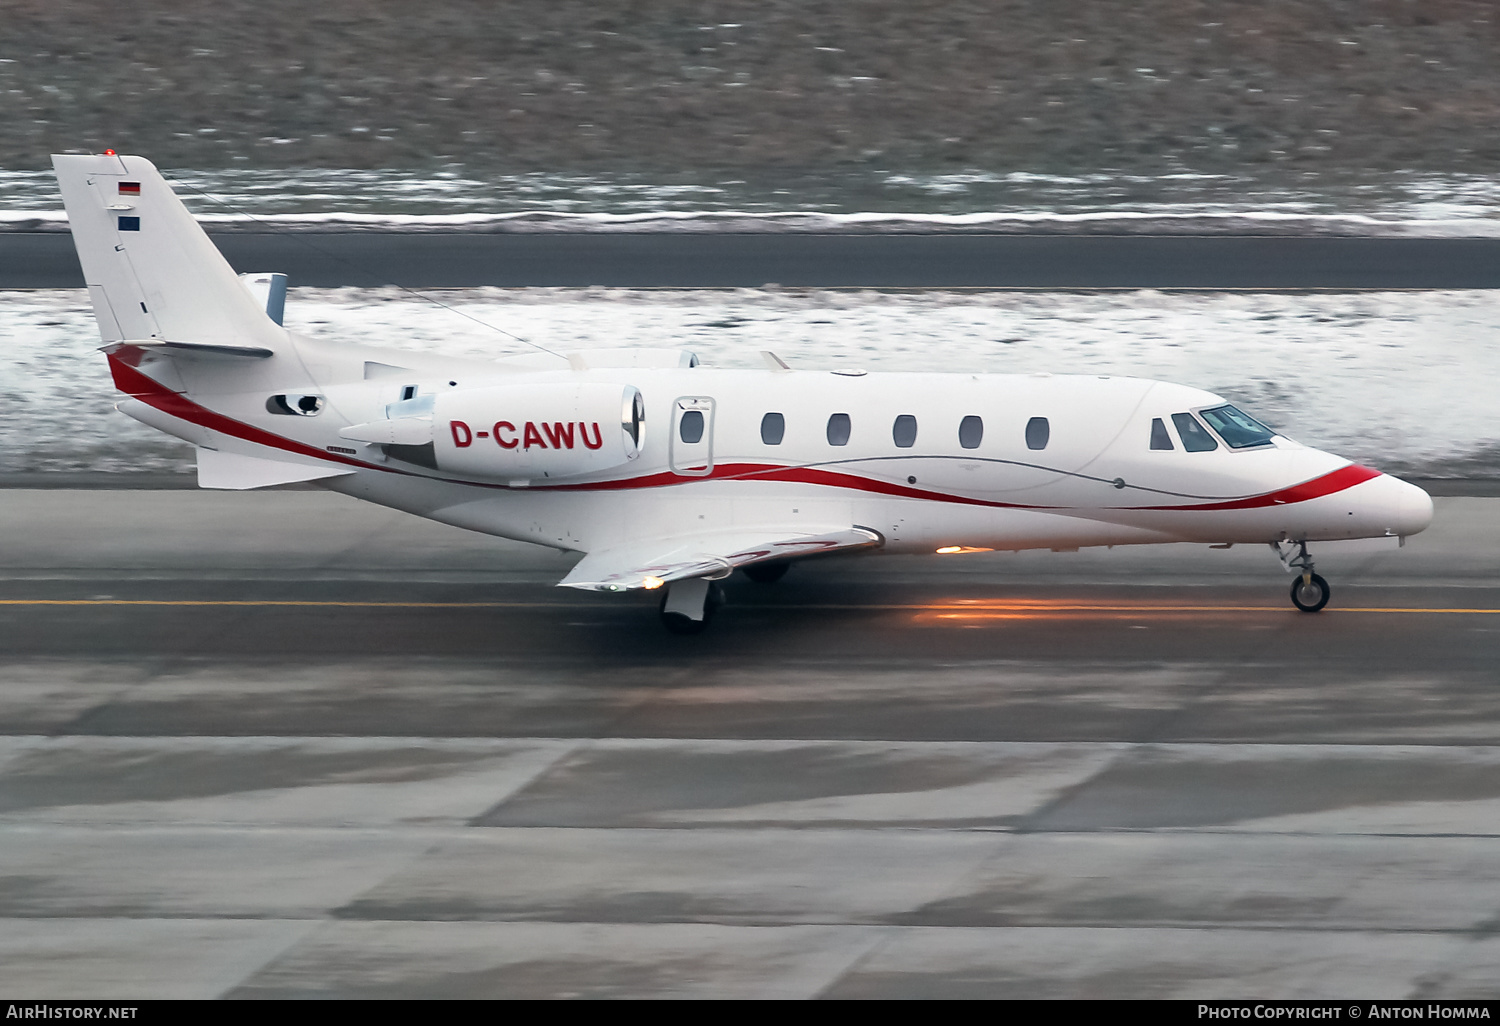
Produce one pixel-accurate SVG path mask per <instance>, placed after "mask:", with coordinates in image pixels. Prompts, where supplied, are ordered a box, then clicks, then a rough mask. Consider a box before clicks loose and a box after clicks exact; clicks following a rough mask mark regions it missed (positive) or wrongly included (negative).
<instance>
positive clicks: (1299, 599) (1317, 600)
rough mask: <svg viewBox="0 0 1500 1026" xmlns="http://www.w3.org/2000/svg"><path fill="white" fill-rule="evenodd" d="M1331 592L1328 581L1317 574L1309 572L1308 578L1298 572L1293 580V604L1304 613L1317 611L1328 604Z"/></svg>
mask: <svg viewBox="0 0 1500 1026" xmlns="http://www.w3.org/2000/svg"><path fill="white" fill-rule="evenodd" d="M1331 594H1332V591H1331V590H1330V589H1329V587H1328V582H1327V581H1325V580H1323V578H1321V577H1319V576H1318V575H1317V574H1308V575H1307V577H1306V579H1304V578H1303V577H1302V575H1301V574H1298V575H1297V578H1296V579H1295V580H1294V581H1292V605H1294V606H1296V607H1297V608H1298V609H1300V610H1302V611H1303V612H1304V613H1316V612H1317V611H1318V610H1320V609H1322V608H1323V607H1324V606H1326V605H1328V598H1329V596H1330V595H1331Z"/></svg>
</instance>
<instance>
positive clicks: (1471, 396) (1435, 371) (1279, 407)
mask: <svg viewBox="0 0 1500 1026" xmlns="http://www.w3.org/2000/svg"><path fill="white" fill-rule="evenodd" d="M430 295H431V297H432V298H431V300H429V299H426V298H423V297H421V296H417V295H415V294H410V293H406V292H403V291H400V290H397V289H378V290H359V289H294V290H293V291H292V295H291V297H290V298H289V300H288V303H287V325H288V327H291V328H293V329H295V330H298V331H301V332H303V333H305V334H310V335H317V336H321V337H324V338H329V339H336V340H343V341H349V342H369V343H374V344H381V345H391V346H395V347H398V348H413V349H420V350H426V351H433V352H444V353H451V354H454V355H465V356H482V357H499V356H505V355H512V354H515V353H518V352H521V351H524V350H525V347H524V346H522V345H521V344H519V343H517V342H516V341H515V340H514V339H512V338H510V337H507V336H506V335H505V334H502V333H501V332H500V331H495V330H490V329H489V328H486V327H484V326H482V325H480V324H477V323H475V321H473V320H470V319H469V318H470V317H472V318H477V319H479V320H481V321H485V322H487V323H488V324H491V325H494V326H496V327H498V328H502V329H504V331H506V332H511V333H513V334H515V335H519V336H523V337H525V338H528V339H530V340H531V341H533V342H536V343H538V344H540V345H543V346H546V347H547V348H550V349H554V350H568V349H580V348H598V347H606V346H631V345H641V346H668V347H686V348H690V349H693V350H694V351H696V352H697V353H698V354H699V355H700V357H701V358H702V360H703V362H704V363H705V364H708V365H711V366H724V367H754V366H760V365H761V363H760V357H759V355H758V353H759V351H760V350H763V349H770V350H773V351H775V352H776V353H778V354H779V355H780V356H781V357H782V358H783V359H784V360H786V361H787V362H788V363H789V364H791V365H792V366H793V367H795V368H798V369H832V368H835V367H848V366H862V367H867V368H869V369H871V370H882V371H901V370H954V371H987V372H1032V371H1039V370H1047V371H1053V372H1056V373H1089V374H1094V373H1098V374H1106V373H1107V374H1129V375H1139V376H1143V377H1152V378H1161V379H1166V380H1170V381H1177V382H1181V383H1184V384H1190V385H1196V386H1199V387H1203V388H1208V389H1211V390H1213V391H1216V392H1219V393H1221V394H1224V395H1226V396H1229V397H1230V398H1231V399H1233V400H1234V401H1235V402H1237V403H1241V404H1242V405H1243V406H1245V408H1246V409H1248V410H1249V411H1250V412H1252V413H1254V414H1255V415H1257V416H1259V417H1260V418H1261V419H1263V420H1265V421H1266V422H1268V423H1270V424H1272V425H1274V426H1276V427H1277V428H1279V429H1281V430H1283V431H1285V432H1286V433H1287V434H1288V435H1290V436H1292V437H1294V438H1297V439H1299V440H1300V441H1303V442H1306V443H1308V444H1311V445H1316V446H1319V447H1323V448H1328V449H1331V450H1333V451H1335V452H1339V453H1342V454H1344V455H1346V456H1349V457H1351V458H1353V459H1357V460H1361V461H1364V462H1368V463H1370V464H1372V465H1375V466H1377V467H1381V468H1383V469H1388V470H1393V471H1397V472H1405V473H1410V474H1417V475H1431V476H1461V475H1477V476H1496V475H1500V419H1497V418H1495V417H1494V416H1493V415H1492V412H1491V410H1492V407H1493V405H1494V403H1495V399H1496V395H1497V390H1496V386H1495V382H1496V381H1500V330H1497V329H1500V293H1495V292H1490V291H1458V292H1371V293H1330V294H1274V293H1160V292H1154V291H1132V292H1106V293H1056V292H1053V293H1028V292H982V293H958V292H930V291H924V292H909V293H901V292H837V291H819V290H810V291H791V290H786V291H778V290H739V291H643V290H627V289H517V290H503V289H473V290H463V291H451V292H441V293H432V294H430ZM432 300H437V301H439V302H441V303H444V304H447V305H449V306H451V307H453V308H454V309H453V310H445V309H442V308H441V307H440V306H438V305H436V304H435V303H434V302H433V301H432ZM454 311H457V312H454ZM460 314H464V315H468V316H461V315H460ZM0 324H3V325H4V327H3V328H0V345H3V346H4V347H5V348H6V350H7V352H6V355H5V357H4V358H3V361H0V367H3V368H4V370H3V371H0V412H3V414H4V415H3V416H0V471H4V472H15V471H24V470H97V471H126V470H152V471H186V470H188V469H189V468H190V467H191V466H192V455H191V450H190V449H189V448H188V447H187V446H186V445H184V444H182V443H179V442H176V441H174V440H172V439H169V438H167V437H166V436H164V435H161V434H159V433H157V432H154V431H152V430H150V429H148V428H146V427H144V426H142V425H140V424H137V423H135V422H134V421H131V420H129V419H128V418H126V417H124V416H121V415H120V414H117V413H115V412H113V410H112V406H113V404H114V402H116V401H117V396H116V394H115V393H114V392H113V390H112V387H111V385H110V382H109V377H108V373H107V371H106V368H105V363H104V359H103V357H102V356H101V355H100V354H99V353H98V352H97V351H96V350H97V347H98V346H99V341H98V337H97V334H96V332H95V329H94V325H93V319H92V317H91V315H90V314H89V311H88V302H87V296H86V294H85V293H84V292H82V291H74V290H55V291H39V292H10V293H0Z"/></svg>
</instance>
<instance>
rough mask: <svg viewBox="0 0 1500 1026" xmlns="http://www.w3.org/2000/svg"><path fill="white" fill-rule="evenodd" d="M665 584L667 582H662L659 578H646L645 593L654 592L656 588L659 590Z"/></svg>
mask: <svg viewBox="0 0 1500 1026" xmlns="http://www.w3.org/2000/svg"><path fill="white" fill-rule="evenodd" d="M666 583H667V582H666V581H664V580H662V579H661V578H660V577H648V578H646V582H645V588H646V590H647V591H655V590H656V589H657V588H660V587H661V586H662V585H663V584H666Z"/></svg>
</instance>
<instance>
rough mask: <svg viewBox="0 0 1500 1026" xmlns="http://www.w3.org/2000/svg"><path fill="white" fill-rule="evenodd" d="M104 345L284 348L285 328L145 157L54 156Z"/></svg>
mask: <svg viewBox="0 0 1500 1026" xmlns="http://www.w3.org/2000/svg"><path fill="white" fill-rule="evenodd" d="M52 166H53V168H54V169H55V170H56V171H57V184H58V186H59V187H60V188H61V190H62V196H63V205H64V206H65V207H67V211H68V224H69V226H70V227H71V228H72V230H73V244H74V245H75V246H76V247H77V249H78V260H79V263H81V264H82V265H83V277H84V281H85V282H86V283H87V284H88V287H89V299H90V300H91V301H92V302H93V304H94V318H95V320H97V321H98V323H99V334H100V337H101V338H102V339H103V340H104V341H105V342H115V341H120V340H122V339H130V340H146V339H158V340H161V341H164V342H165V341H170V342H190V343H200V344H208V345H219V346H256V347H261V348H265V349H270V350H273V351H275V350H278V349H284V348H286V345H287V339H286V332H285V331H284V330H283V329H282V328H281V327H280V326H279V325H277V324H276V323H274V322H273V321H272V320H271V318H270V317H269V316H267V314H266V310H265V308H264V307H263V306H262V305H261V304H259V303H257V302H256V300H255V298H254V297H253V296H251V294H250V293H249V292H248V291H246V289H245V286H244V285H243V284H242V283H241V282H240V280H239V278H238V276H237V275H236V274H235V273H234V270H233V269H232V268H231V267H230V266H229V263H228V261H226V260H225V259H224V257H223V255H222V254H220V253H219V251H218V249H217V248H216V247H215V246H214V244H213V243H212V242H211V241H210V240H209V238H208V236H207V235H206V234H205V233H204V231H203V229H202V228H201V227H200V226H199V224H198V222H197V221H195V220H194V219H193V216H192V214H190V213H188V211H187V208H186V207H184V206H183V205H182V201H181V200H179V199H178V198H177V196H176V194H174V193H173V192H172V189H171V187H170V186H169V185H167V183H166V180H165V179H163V178H162V176H161V175H160V174H159V173H158V172H157V170H156V168H155V167H154V166H152V164H151V162H150V161H149V160H146V159H145V158H144V157H127V156H115V155H114V154H103V155H100V154H93V155H89V156H73V155H54V156H53V157H52Z"/></svg>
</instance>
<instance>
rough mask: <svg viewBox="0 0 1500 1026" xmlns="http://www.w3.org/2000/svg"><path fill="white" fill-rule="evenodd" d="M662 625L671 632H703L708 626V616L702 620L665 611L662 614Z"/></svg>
mask: <svg viewBox="0 0 1500 1026" xmlns="http://www.w3.org/2000/svg"><path fill="white" fill-rule="evenodd" d="M661 625H662V626H663V627H665V628H666V629H667V632H668V633H670V634H702V633H703V630H704V628H706V627H707V626H708V617H707V616H705V617H704V618H703V619H701V620H694V619H692V618H690V617H686V616H683V615H682V614H681V613H667V612H663V613H662V614H661Z"/></svg>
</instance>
